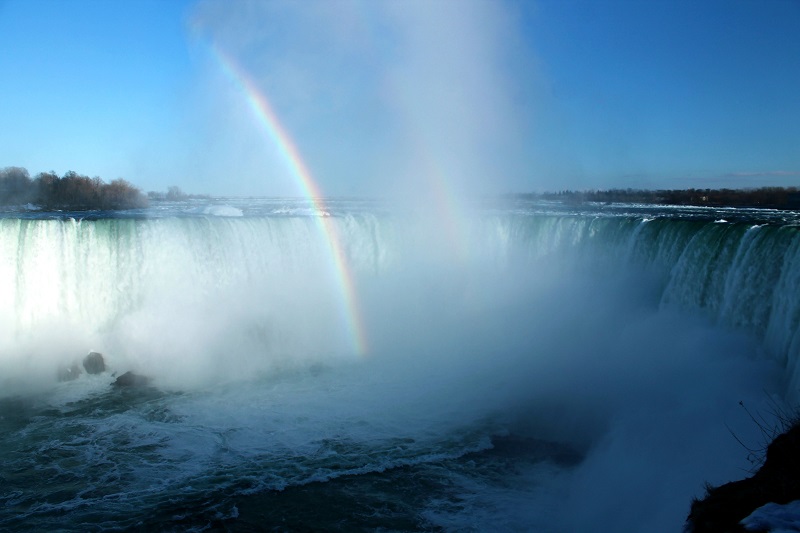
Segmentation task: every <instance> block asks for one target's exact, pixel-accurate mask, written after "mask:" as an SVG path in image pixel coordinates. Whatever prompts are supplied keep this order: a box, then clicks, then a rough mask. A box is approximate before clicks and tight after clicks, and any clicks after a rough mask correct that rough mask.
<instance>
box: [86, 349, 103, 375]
mask: <svg viewBox="0 0 800 533" xmlns="http://www.w3.org/2000/svg"><path fill="white" fill-rule="evenodd" d="M83 368H85V369H86V372H87V373H88V374H100V373H102V372H105V371H106V362H105V360H104V359H103V354H100V353H97V352H89V355H87V356H86V357H84V358H83Z"/></svg>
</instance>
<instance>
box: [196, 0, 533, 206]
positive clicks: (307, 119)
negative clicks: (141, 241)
mask: <svg viewBox="0 0 800 533" xmlns="http://www.w3.org/2000/svg"><path fill="white" fill-rule="evenodd" d="M190 24H191V27H192V28H193V30H194V34H195V35H196V36H197V37H198V42H205V43H207V42H211V43H213V46H216V47H219V48H220V49H221V50H223V51H224V52H225V53H226V54H229V55H230V56H231V57H233V58H234V59H235V60H236V61H237V62H239V63H240V64H241V65H242V67H243V68H244V69H245V70H246V71H247V72H248V74H249V75H250V76H252V78H253V79H254V80H255V82H256V83H257V85H258V86H259V88H260V89H261V90H262V91H263V93H264V94H265V95H267V97H268V98H269V100H270V101H271V102H272V104H273V106H274V108H275V110H276V113H277V114H278V116H279V117H280V119H281V120H282V121H283V123H284V125H285V126H286V128H287V130H288V131H289V132H290V135H292V137H293V138H294V139H295V141H296V143H297V145H298V148H299V151H300V153H301V154H302V155H303V157H304V158H305V160H306V162H307V163H308V166H309V168H310V169H311V171H312V173H313V174H314V175H315V176H316V178H317V179H318V181H319V182H320V184H321V187H322V190H323V192H324V193H326V194H370V195H386V194H395V193H397V194H412V193H413V194H416V195H420V196H424V195H426V194H428V195H430V194H432V192H431V191H432V190H436V189H444V190H446V191H447V192H448V193H450V194H452V193H457V192H468V193H473V192H505V191H507V190H508V189H509V188H510V187H512V186H513V185H514V184H518V183H519V180H520V179H521V176H522V175H523V174H524V173H525V171H524V170H523V169H522V168H521V167H522V165H521V164H520V161H521V160H523V159H524V153H525V151H524V150H523V141H522V139H521V138H522V133H523V131H524V127H525V126H524V123H525V118H524V117H523V116H522V114H523V113H522V111H521V110H522V109H524V108H525V106H526V105H528V104H529V103H528V102H521V101H520V99H521V98H520V95H521V94H522V93H523V92H524V90H523V89H522V88H521V87H519V86H518V83H519V76H517V75H516V74H518V72H515V71H525V70H526V69H525V68H523V67H527V70H528V71H532V70H533V69H532V68H531V67H532V65H531V64H529V63H526V61H527V59H524V57H525V54H524V53H522V52H521V49H522V48H523V45H522V39H521V37H520V28H519V27H518V24H517V22H516V19H515V17H514V13H513V11H512V8H511V7H510V5H509V4H505V3H500V2H485V1H479V0H478V1H469V2H456V1H444V2H395V1H387V2H363V3H362V2H355V1H336V2H304V3H302V4H297V3H292V2H238V3H235V4H231V3H229V2H219V1H216V0H209V1H207V2H203V3H201V4H200V5H199V6H198V7H197V9H196V10H195V12H194V14H193V16H192V18H191V22H190ZM210 70H212V71H213V67H211V69H210ZM214 92H216V90H215V91H214ZM229 99H230V95H227V96H224V97H223V98H222V99H221V100H220V102H219V104H220V105H222V106H227V105H229V101H228V100H229ZM223 114H224V111H223ZM236 115H238V113H236ZM217 125H220V126H221V127H220V128H219V130H220V131H219V133H220V134H222V135H228V136H232V137H235V138H236V140H237V142H240V143H242V144H252V146H253V147H255V146H257V144H258V142H259V141H260V142H265V139H264V136H263V135H261V134H260V133H259V132H258V127H257V126H256V125H254V124H253V122H252V120H249V119H248V118H247V117H242V116H234V117H230V120H229V121H226V120H224V119H223V120H221V121H219V122H217V121H216V119H214V118H213V116H210V117H209V124H208V126H207V127H209V128H212V129H217V127H216V126H217ZM254 138H255V139H257V141H256V142H253V141H252V139H254ZM215 139H218V136H217V135H214V136H212V137H211V139H209V145H210V146H211V145H212V144H213V142H214V140H215ZM212 149H213V148H212ZM227 149H229V150H230V154H231V157H229V158H226V157H225V156H226V154H225V151H226V149H221V150H220V151H221V152H222V153H220V154H215V157H219V158H221V159H223V160H235V161H236V163H235V165H233V168H234V169H235V170H236V172H235V173H236V174H241V177H240V178H239V179H243V180H248V179H250V178H248V176H259V178H256V179H261V178H260V177H261V176H264V175H265V174H268V173H269V172H270V171H268V170H267V169H264V167H265V166H280V165H281V164H282V162H281V161H280V160H279V158H276V157H274V154H273V156H272V158H271V159H269V160H265V157H264V156H263V155H259V154H258V152H257V149H255V148H253V149H251V150H250V152H251V153H250V154H249V155H247V154H242V153H238V154H237V153H236V149H235V147H233V146H231V147H228V148H227ZM269 150H270V148H269V147H268V146H265V147H264V152H265V153H267V154H268V153H269ZM267 159H268V158H267ZM515 180H516V181H515ZM251 181H253V180H251ZM268 185H269V187H274V188H275V189H276V190H277V191H278V192H283V191H286V190H287V189H288V190H291V184H290V186H289V187H286V186H285V184H283V183H281V182H280V180H278V179H273V180H271V181H269V183H268ZM265 188H266V187H265Z"/></svg>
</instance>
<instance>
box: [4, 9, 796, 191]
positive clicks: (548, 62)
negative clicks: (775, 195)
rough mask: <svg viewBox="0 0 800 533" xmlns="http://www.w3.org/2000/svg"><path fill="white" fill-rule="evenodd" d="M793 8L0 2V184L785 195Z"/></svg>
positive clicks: (789, 164) (789, 180)
mask: <svg viewBox="0 0 800 533" xmlns="http://www.w3.org/2000/svg"><path fill="white" fill-rule="evenodd" d="M799 35H800V2H798V1H796V0H767V1H755V0H752V1H736V0H730V1H710V0H709V1H703V2H696V1H691V2H690V1H670V2H666V1H653V2H638V1H623V0H617V1H611V0H609V1H569V0H542V1H538V2H537V1H523V0H516V1H488V2H477V1H475V2H464V1H456V2H445V1H438V2H423V1H421V0H410V1H405V2H397V1H390V2H368V1H359V0H342V1H336V2H334V1H320V2H313V1H309V2H275V1H267V0H253V1H246V0H242V1H237V2H228V1H221V0H220V1H217V0H204V1H202V2H196V1H188V0H180V1H178V0H173V1H148V0H132V1H127V2H126V1H122V0H119V1H113V2H104V1H101V0H72V1H69V2H66V1H58V0H44V1H43V0H0V72H2V78H0V79H2V83H0V117H2V127H0V167H2V166H24V167H26V168H28V170H29V171H30V172H31V173H32V174H36V173H38V172H41V171H47V170H55V171H56V172H58V173H59V174H63V173H64V172H66V171H67V170H75V171H77V172H80V173H84V174H88V175H90V176H95V175H99V176H100V177H102V178H104V179H106V180H110V179H114V178H117V177H123V178H125V179H127V180H129V181H131V182H132V183H134V184H136V185H138V186H139V187H141V188H143V189H145V190H163V189H166V187H167V186H169V185H173V184H177V185H179V186H181V187H182V188H183V189H184V190H187V191H191V192H198V193H203V192H207V193H211V194H236V195H246V194H254V195H296V194H298V193H299V190H298V187H297V181H296V179H293V177H292V175H291V172H290V171H289V170H288V169H287V166H286V164H285V161H284V160H283V159H282V157H281V154H280V152H279V150H277V149H276V147H275V146H272V145H271V144H270V141H269V137H268V136H267V135H265V132H264V130H263V124H261V123H259V121H258V120H256V119H255V117H253V116H252V115H253V113H252V110H251V108H249V107H248V105H247V102H246V97H245V95H243V94H242V93H241V91H240V89H239V88H237V86H236V85H235V84H233V83H231V80H230V79H228V78H226V76H225V75H224V72H223V71H222V68H221V67H220V65H219V63H218V62H217V61H216V60H215V55H214V54H213V53H212V52H211V49H212V48H217V49H219V50H222V51H223V52H224V53H225V54H226V55H228V56H230V57H232V58H234V59H235V60H236V61H237V62H238V63H239V65H240V66H241V67H242V68H243V69H244V70H246V71H247V72H248V75H250V76H251V78H252V79H253V80H254V82H255V83H256V84H257V86H258V87H259V89H260V90H261V91H262V92H263V94H264V95H266V96H267V98H268V99H269V100H270V102H271V103H272V105H273V107H274V109H275V111H276V113H277V115H278V116H279V117H280V119H281V121H282V122H283V125H284V126H285V128H286V130H287V131H288V132H289V133H290V134H291V136H292V137H293V139H294V141H295V143H296V144H297V147H298V149H299V151H300V152H301V153H302V155H303V158H304V160H305V161H306V163H307V165H308V167H309V168H310V169H311V171H312V172H313V174H314V176H315V178H316V180H317V181H318V182H319V185H320V187H321V189H322V190H323V191H324V192H326V193H328V194H333V195H350V194H368V195H375V194H384V193H387V192H393V191H403V190H422V191H424V190H425V187H426V186H427V184H428V183H429V182H431V181H434V180H442V181H443V182H444V183H446V185H447V187H450V188H452V189H454V190H463V191H471V192H473V191H474V192H497V193H502V192H525V191H536V190H558V189H566V188H572V189H576V188H577V189H582V188H610V187H642V188H662V187H669V188H684V187H752V186H760V185H800V97H798V96H797V94H798V88H800V36H799Z"/></svg>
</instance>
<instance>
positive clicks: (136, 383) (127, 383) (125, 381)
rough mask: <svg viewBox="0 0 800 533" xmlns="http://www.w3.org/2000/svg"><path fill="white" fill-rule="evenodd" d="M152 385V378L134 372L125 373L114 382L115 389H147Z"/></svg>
mask: <svg viewBox="0 0 800 533" xmlns="http://www.w3.org/2000/svg"><path fill="white" fill-rule="evenodd" d="M149 384H150V378H148V377H147V376H142V375H139V374H134V373H133V372H125V373H124V374H122V375H121V376H119V377H118V378H117V379H116V381H114V386H115V387H146V386H147V385H149Z"/></svg>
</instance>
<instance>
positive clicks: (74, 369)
mask: <svg viewBox="0 0 800 533" xmlns="http://www.w3.org/2000/svg"><path fill="white" fill-rule="evenodd" d="M80 375H81V367H80V366H78V363H72V364H71V365H65V366H62V367H60V368H59V369H58V381H72V380H73V379H78V376H80Z"/></svg>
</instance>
